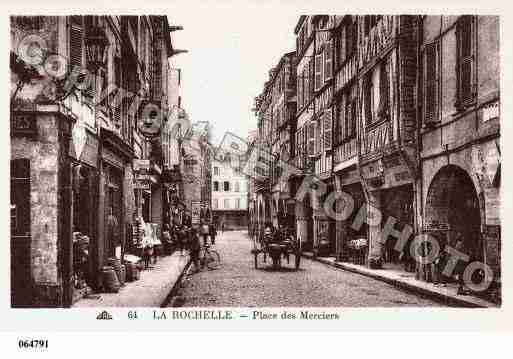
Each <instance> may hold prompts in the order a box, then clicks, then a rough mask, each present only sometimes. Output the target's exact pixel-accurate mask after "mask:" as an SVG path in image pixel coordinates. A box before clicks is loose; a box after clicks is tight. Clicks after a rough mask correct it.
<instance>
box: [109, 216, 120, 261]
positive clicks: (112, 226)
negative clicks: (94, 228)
mask: <svg viewBox="0 0 513 359" xmlns="http://www.w3.org/2000/svg"><path fill="white" fill-rule="evenodd" d="M119 237H120V236H119V223H118V219H117V218H116V216H115V215H114V209H113V208H112V207H110V208H109V216H108V217H107V239H108V254H109V256H111V257H115V256H116V254H118V253H117V252H119V257H121V241H120V238H119ZM118 248H119V250H118Z"/></svg>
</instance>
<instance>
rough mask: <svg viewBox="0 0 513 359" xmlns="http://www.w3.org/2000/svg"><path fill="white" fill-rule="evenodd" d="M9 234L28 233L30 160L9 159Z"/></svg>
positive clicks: (24, 234) (19, 234)
mask: <svg viewBox="0 0 513 359" xmlns="http://www.w3.org/2000/svg"><path fill="white" fill-rule="evenodd" d="M11 235H12V236H26V235H27V236H28V235H30V160H28V159H24V158H23V159H16V160H12V161H11Z"/></svg>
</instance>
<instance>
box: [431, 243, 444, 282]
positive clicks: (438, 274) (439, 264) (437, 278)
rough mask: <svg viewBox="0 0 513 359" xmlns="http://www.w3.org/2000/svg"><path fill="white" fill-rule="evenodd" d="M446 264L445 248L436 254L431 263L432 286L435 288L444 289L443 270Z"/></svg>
mask: <svg viewBox="0 0 513 359" xmlns="http://www.w3.org/2000/svg"><path fill="white" fill-rule="evenodd" d="M446 263H447V252H446V251H445V246H444V247H441V249H440V251H439V252H438V256H437V257H436V258H435V260H434V261H433V267H432V268H433V284H434V285H435V286H438V285H440V286H442V287H445V286H446V284H445V276H444V274H443V270H444V268H445V265H446Z"/></svg>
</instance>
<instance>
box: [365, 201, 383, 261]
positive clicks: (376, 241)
mask: <svg viewBox="0 0 513 359" xmlns="http://www.w3.org/2000/svg"><path fill="white" fill-rule="evenodd" d="M380 209H381V193H380V191H369V195H368V202H367V211H366V212H367V213H366V216H367V223H370V224H369V227H368V228H369V238H368V239H369V267H371V268H380V267H381V264H382V261H383V258H382V256H383V248H382V247H383V244H382V242H381V238H380V237H381V236H380V233H381V220H380V218H381V214H380V212H379V211H380Z"/></svg>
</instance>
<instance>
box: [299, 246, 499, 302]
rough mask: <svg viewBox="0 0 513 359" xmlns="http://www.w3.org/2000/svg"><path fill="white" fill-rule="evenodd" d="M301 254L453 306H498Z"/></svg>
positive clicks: (311, 255)
mask: <svg viewBox="0 0 513 359" xmlns="http://www.w3.org/2000/svg"><path fill="white" fill-rule="evenodd" d="M302 256H303V257H304V258H307V259H310V260H313V261H317V262H319V263H323V264H325V265H328V266H331V267H335V268H338V269H342V270H345V271H348V272H352V273H356V274H360V275H364V276H366V277H369V278H373V279H376V280H380V281H382V282H385V283H388V284H391V285H393V286H394V287H397V288H400V289H403V290H405V291H408V292H412V293H415V294H418V295H421V296H424V297H428V298H431V299H434V300H436V301H438V302H441V303H443V304H446V305H449V306H453V307H466V308H499V307H498V306H495V305H493V304H491V303H490V304H489V305H486V304H484V303H483V304H479V303H475V302H474V301H472V300H469V299H467V298H457V297H455V296H452V295H448V294H444V293H439V292H436V291H433V290H429V289H427V288H423V287H420V286H416V285H413V284H411V283H408V282H406V281H401V280H397V279H394V278H389V277H387V276H384V275H382V274H380V273H370V272H368V271H366V270H360V269H358V268H353V267H350V266H347V265H345V264H344V263H340V262H333V261H330V260H328V259H325V258H322V257H314V256H313V254H309V253H302Z"/></svg>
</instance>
